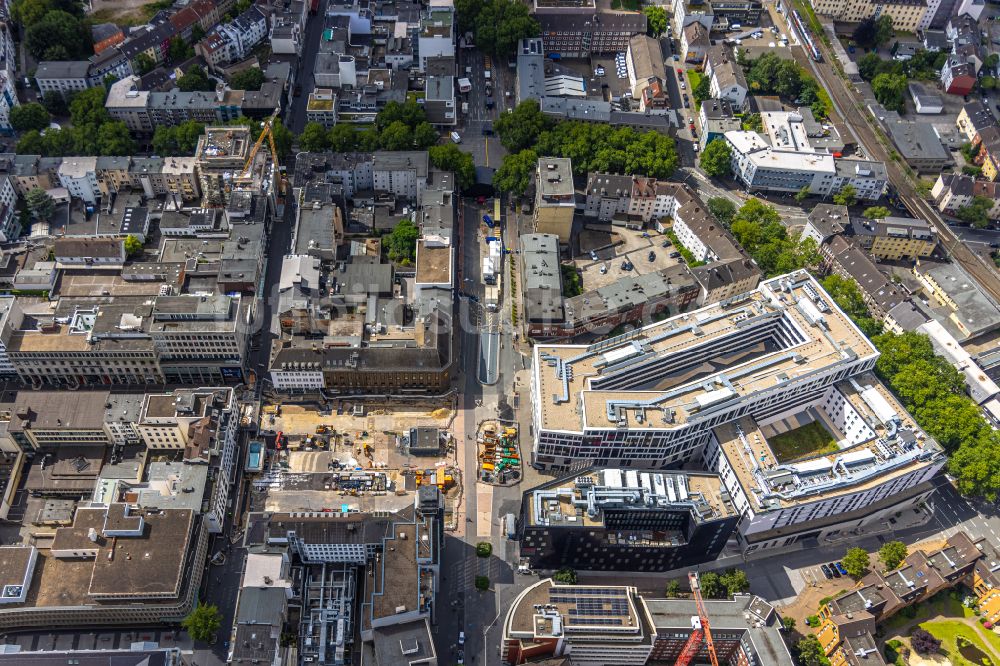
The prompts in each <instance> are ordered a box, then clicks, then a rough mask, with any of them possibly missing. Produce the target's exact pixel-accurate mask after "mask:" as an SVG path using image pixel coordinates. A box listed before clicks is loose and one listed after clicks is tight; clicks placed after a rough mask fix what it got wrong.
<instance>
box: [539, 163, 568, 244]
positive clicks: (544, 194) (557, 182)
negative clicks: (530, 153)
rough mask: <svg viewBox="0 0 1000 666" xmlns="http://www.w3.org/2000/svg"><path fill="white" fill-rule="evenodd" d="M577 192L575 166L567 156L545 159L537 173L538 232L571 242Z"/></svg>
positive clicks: (560, 241)
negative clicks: (574, 175) (574, 185)
mask: <svg viewBox="0 0 1000 666" xmlns="http://www.w3.org/2000/svg"><path fill="white" fill-rule="evenodd" d="M575 214H576V192H575V190H574V189H573V163H572V162H571V161H570V160H569V158H566V157H541V158H539V159H538V168H537V169H536V171H535V233H538V234H552V235H553V236H558V237H559V243H560V244H565V243H569V241H570V234H571V233H572V231H573V216H574V215H575Z"/></svg>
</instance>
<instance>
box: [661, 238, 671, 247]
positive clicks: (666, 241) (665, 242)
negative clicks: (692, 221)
mask: <svg viewBox="0 0 1000 666" xmlns="http://www.w3.org/2000/svg"><path fill="white" fill-rule="evenodd" d="M671 245H673V243H671V242H670V239H667V240H665V241H663V244H662V245H661V247H670V246H671Z"/></svg>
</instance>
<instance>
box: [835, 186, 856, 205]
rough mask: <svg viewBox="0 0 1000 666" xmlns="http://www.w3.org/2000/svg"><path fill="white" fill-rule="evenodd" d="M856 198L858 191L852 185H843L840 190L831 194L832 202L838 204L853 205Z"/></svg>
mask: <svg viewBox="0 0 1000 666" xmlns="http://www.w3.org/2000/svg"><path fill="white" fill-rule="evenodd" d="M857 200H858V191H857V190H856V189H854V186H853V185H844V186H843V187H842V188H840V191H839V192H837V193H836V194H834V195H833V203H835V204H837V205H838V206H853V205H854V204H855V202H856V201H857Z"/></svg>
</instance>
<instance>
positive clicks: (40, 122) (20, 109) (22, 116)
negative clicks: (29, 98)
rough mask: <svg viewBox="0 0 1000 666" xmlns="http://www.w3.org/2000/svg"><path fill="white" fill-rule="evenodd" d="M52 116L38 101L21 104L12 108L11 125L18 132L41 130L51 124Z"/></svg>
mask: <svg viewBox="0 0 1000 666" xmlns="http://www.w3.org/2000/svg"><path fill="white" fill-rule="evenodd" d="M51 120H52V117H51V116H50V115H49V112H48V111H46V110H45V107H44V106H42V105H41V104H39V103H38V102H32V103H31V104H20V105H18V106H15V107H12V108H11V110H10V125H11V127H13V128H14V129H16V130H17V131H18V132H27V131H28V130H38V131H41V130H43V129H45V128H47V127H48V126H49V122H50V121H51Z"/></svg>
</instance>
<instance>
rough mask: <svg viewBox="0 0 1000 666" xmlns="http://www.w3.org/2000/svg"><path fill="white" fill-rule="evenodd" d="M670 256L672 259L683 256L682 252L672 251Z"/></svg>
mask: <svg viewBox="0 0 1000 666" xmlns="http://www.w3.org/2000/svg"><path fill="white" fill-rule="evenodd" d="M669 256H670V258H671V259H676V258H677V257H679V256H681V253H680V252H671V253H670V255H669Z"/></svg>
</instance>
